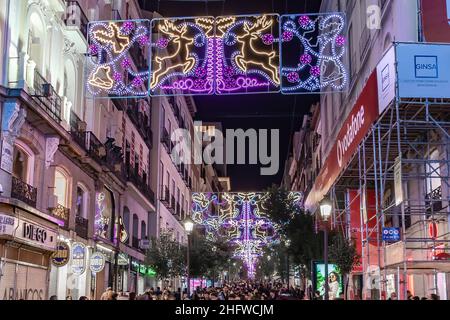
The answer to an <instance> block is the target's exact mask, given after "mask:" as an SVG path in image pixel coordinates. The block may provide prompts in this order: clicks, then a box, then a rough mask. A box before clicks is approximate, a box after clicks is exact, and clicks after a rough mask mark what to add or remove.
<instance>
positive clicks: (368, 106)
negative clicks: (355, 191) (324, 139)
mask: <svg viewBox="0 0 450 320" xmlns="http://www.w3.org/2000/svg"><path fill="white" fill-rule="evenodd" d="M377 88H378V85H377V72H376V70H374V71H373V72H372V74H371V75H370V77H369V80H367V83H366V85H365V87H364V89H363V90H362V92H361V94H360V96H359V98H358V100H357V101H356V104H355V106H354V107H353V109H352V111H351V112H350V114H349V115H348V117H347V119H346V120H345V122H344V123H343V125H342V127H341V130H340V131H339V134H338V136H337V138H336V142H335V144H334V146H333V148H332V149H331V151H330V153H329V154H328V158H327V159H326V161H325V162H324V164H323V167H322V169H321V170H320V173H319V175H318V176H317V178H316V181H315V183H314V186H313V188H312V189H311V192H310V193H309V194H308V197H307V199H306V201H305V207H306V208H308V209H310V208H311V207H312V206H314V205H315V204H317V203H318V202H319V201H320V200H322V198H323V196H324V195H325V194H326V193H327V192H328V190H329V189H330V187H331V186H332V185H333V183H334V181H335V180H336V178H337V177H338V176H339V174H340V173H341V171H342V170H343V169H344V168H345V167H346V166H347V164H348V162H349V161H350V159H351V158H352V156H353V154H354V153H355V151H356V150H357V147H358V145H359V144H360V142H361V141H362V140H363V138H364V137H365V135H366V134H367V132H368V131H369V129H370V128H371V127H372V124H373V123H374V122H375V121H376V120H377V119H378V115H379V112H378V94H377V92H378V91H377Z"/></svg>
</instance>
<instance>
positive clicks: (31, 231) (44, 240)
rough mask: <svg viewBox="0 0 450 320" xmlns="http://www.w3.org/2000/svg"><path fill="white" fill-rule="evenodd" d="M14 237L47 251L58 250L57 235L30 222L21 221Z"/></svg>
mask: <svg viewBox="0 0 450 320" xmlns="http://www.w3.org/2000/svg"><path fill="white" fill-rule="evenodd" d="M14 236H15V237H16V238H19V239H21V240H22V241H25V242H27V243H29V244H31V245H34V246H37V247H41V248H43V249H47V250H52V251H53V250H56V242H57V237H58V235H57V233H56V232H54V231H53V230H51V229H49V228H47V227H44V226H42V225H39V224H36V223H34V222H31V221H29V220H24V219H19V225H18V227H17V229H16V231H15V233H14Z"/></svg>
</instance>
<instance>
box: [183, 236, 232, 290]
mask: <svg viewBox="0 0 450 320" xmlns="http://www.w3.org/2000/svg"><path fill="white" fill-rule="evenodd" d="M192 238H193V239H192V240H193V241H192V246H191V249H190V274H191V276H194V277H202V276H205V277H208V278H210V279H212V280H213V281H215V279H216V277H217V276H218V274H219V273H220V272H221V271H225V270H226V269H227V267H228V264H227V262H228V260H229V259H231V255H232V252H231V249H230V246H229V245H228V244H227V243H226V241H223V240H221V239H217V240H215V241H212V240H208V239H206V238H205V237H204V236H201V235H198V234H195V233H194V234H193V237H192Z"/></svg>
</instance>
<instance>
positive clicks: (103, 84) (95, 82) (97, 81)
mask: <svg viewBox="0 0 450 320" xmlns="http://www.w3.org/2000/svg"><path fill="white" fill-rule="evenodd" d="M101 70H105V75H106V80H105V79H102V77H101V76H99V75H98V74H99V73H100V72H101ZM110 73H111V67H109V66H106V67H102V66H99V67H98V68H97V70H95V72H94V73H93V74H92V76H91V78H90V79H89V81H88V83H89V84H90V85H92V86H94V87H98V88H102V89H105V90H108V89H111V88H112V86H113V84H114V81H113V79H111V75H110Z"/></svg>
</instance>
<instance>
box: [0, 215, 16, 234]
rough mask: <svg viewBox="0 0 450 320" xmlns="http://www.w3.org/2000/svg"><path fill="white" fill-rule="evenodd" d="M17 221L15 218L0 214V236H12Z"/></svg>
mask: <svg viewBox="0 0 450 320" xmlns="http://www.w3.org/2000/svg"><path fill="white" fill-rule="evenodd" d="M17 224H18V220H17V218H15V217H12V216H9V215H6V214H2V213H0V236H1V235H7V236H12V235H13V234H14V229H15V228H16V227H17Z"/></svg>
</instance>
